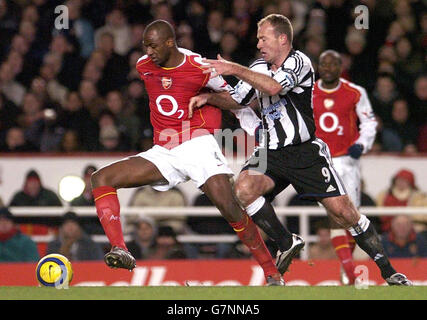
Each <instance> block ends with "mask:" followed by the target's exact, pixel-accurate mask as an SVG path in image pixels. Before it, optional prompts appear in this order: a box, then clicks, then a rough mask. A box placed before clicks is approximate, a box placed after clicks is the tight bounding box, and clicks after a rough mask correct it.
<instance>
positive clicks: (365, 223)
mask: <svg viewBox="0 0 427 320" xmlns="http://www.w3.org/2000/svg"><path fill="white" fill-rule="evenodd" d="M369 223H370V221H369V219H368V218H367V217H366V216H365V215H364V214H361V215H360V219H359V221H358V222H357V224H356V225H355V226H352V227H350V228H348V231H350V233H351V235H352V236H353V237H354V236H357V235H359V234H362V233H363V232H365V231H366V229H368V227H369Z"/></svg>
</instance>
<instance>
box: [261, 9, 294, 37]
mask: <svg viewBox="0 0 427 320" xmlns="http://www.w3.org/2000/svg"><path fill="white" fill-rule="evenodd" d="M265 22H268V23H270V24H271V25H272V26H273V28H274V31H275V33H276V36H280V35H281V34H285V35H286V37H287V38H288V41H289V43H290V44H292V41H293V37H294V29H293V28H292V24H291V21H290V20H289V19H288V18H287V17H285V16H284V15H282V14H276V13H272V14H269V15H268V16H266V17H264V18H262V19H261V20H260V21H259V22H258V28H259V27H260V26H261V25H262V24H264V23H265Z"/></svg>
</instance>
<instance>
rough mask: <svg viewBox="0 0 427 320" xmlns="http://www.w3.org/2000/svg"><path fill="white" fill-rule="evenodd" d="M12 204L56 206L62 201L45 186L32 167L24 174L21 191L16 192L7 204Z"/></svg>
mask: <svg viewBox="0 0 427 320" xmlns="http://www.w3.org/2000/svg"><path fill="white" fill-rule="evenodd" d="M9 205H10V206H11V207H12V206H20V207H32V206H39V207H44V206H57V207H61V206H62V202H61V200H60V199H59V197H58V196H57V195H56V193H55V192H53V191H52V190H50V189H47V188H45V187H44V186H43V185H42V183H41V180H40V176H39V174H38V173H37V171H35V170H34V169H32V170H30V171H29V172H28V173H27V175H26V176H25V181H24V186H23V188H22V190H21V191H18V192H16V193H15V194H14V195H13V197H12V200H11V201H10V204H9Z"/></svg>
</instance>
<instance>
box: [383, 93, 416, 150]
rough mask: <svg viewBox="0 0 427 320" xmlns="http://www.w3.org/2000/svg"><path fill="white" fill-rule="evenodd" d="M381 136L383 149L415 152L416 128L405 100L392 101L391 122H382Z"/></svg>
mask: <svg viewBox="0 0 427 320" xmlns="http://www.w3.org/2000/svg"><path fill="white" fill-rule="evenodd" d="M381 136H382V146H383V150H384V151H394V152H403V153H412V152H416V142H417V137H418V128H417V127H416V126H415V124H413V122H412V121H411V120H410V116H409V108H408V102H407V101H406V100H404V99H397V100H395V101H394V102H393V106H392V110H391V122H390V123H388V124H384V128H383V130H382V133H381Z"/></svg>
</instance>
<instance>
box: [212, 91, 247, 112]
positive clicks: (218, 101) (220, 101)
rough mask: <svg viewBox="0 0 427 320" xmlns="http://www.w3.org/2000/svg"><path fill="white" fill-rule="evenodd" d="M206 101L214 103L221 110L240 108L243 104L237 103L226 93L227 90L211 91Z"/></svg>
mask: <svg viewBox="0 0 427 320" xmlns="http://www.w3.org/2000/svg"><path fill="white" fill-rule="evenodd" d="M207 98H208V99H207V103H208V104H211V105H214V106H216V107H218V108H220V109H222V110H234V109H241V108H243V107H244V106H242V105H240V104H239V103H237V102H236V101H235V100H234V99H233V98H232V97H231V96H230V94H229V93H228V91H223V92H212V93H209V94H208V97H207Z"/></svg>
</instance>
